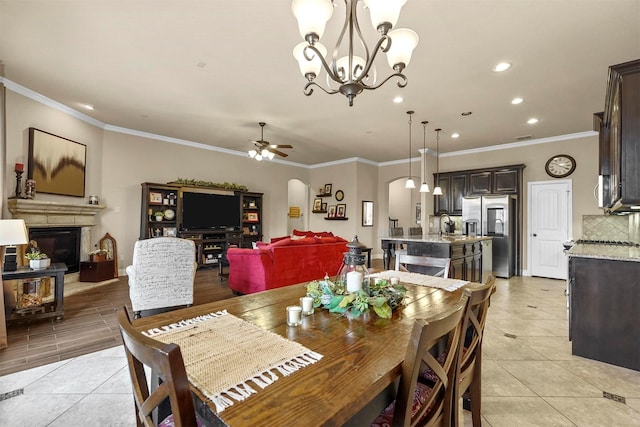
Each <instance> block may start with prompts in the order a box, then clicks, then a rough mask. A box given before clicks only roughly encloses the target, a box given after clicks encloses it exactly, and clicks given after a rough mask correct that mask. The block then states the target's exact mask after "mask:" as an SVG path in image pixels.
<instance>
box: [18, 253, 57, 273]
mask: <svg viewBox="0 0 640 427" xmlns="http://www.w3.org/2000/svg"><path fill="white" fill-rule="evenodd" d="M24 257H25V258H26V259H28V260H29V267H31V268H32V269H34V270H42V269H45V268H47V267H49V265H51V258H49V257H48V256H47V254H45V253H43V252H40V251H39V250H33V249H32V250H30V251H29V252H27V253H26V254H25V256H24Z"/></svg>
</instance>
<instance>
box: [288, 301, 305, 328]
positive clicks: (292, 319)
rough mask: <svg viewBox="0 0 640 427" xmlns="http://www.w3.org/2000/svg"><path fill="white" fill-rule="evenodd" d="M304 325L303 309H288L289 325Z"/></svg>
mask: <svg viewBox="0 0 640 427" xmlns="http://www.w3.org/2000/svg"><path fill="white" fill-rule="evenodd" d="M300 323H302V307H300V306H299V305H290V306H288V307H287V325H289V326H298V325H300Z"/></svg>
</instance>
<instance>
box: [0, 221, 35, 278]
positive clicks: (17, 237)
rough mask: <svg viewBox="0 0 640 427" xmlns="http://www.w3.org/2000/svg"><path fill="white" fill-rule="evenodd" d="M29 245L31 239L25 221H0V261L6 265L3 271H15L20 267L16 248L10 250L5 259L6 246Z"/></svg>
mask: <svg viewBox="0 0 640 427" xmlns="http://www.w3.org/2000/svg"><path fill="white" fill-rule="evenodd" d="M27 243H29V237H28V234H27V227H26V225H25V224H24V220H23V219H0V260H2V262H3V263H4V265H3V271H15V270H16V268H17V267H18V262H17V259H16V258H17V254H16V248H15V247H13V248H10V250H9V251H8V252H9V253H8V254H7V255H6V259H5V249H6V246H14V245H25V244H27ZM11 249H13V250H11Z"/></svg>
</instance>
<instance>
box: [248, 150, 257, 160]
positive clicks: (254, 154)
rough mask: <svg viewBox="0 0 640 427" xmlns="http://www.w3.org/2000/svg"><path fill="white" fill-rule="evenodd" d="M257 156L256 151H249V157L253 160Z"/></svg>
mask: <svg viewBox="0 0 640 427" xmlns="http://www.w3.org/2000/svg"><path fill="white" fill-rule="evenodd" d="M256 154H258V152H257V151H256V150H249V157H251V158H252V159H253V158H254V157H255V156H256Z"/></svg>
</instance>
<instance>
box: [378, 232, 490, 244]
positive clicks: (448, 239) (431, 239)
mask: <svg viewBox="0 0 640 427" xmlns="http://www.w3.org/2000/svg"><path fill="white" fill-rule="evenodd" d="M381 239H382V240H401V241H403V242H424V243H449V244H450V243H474V242H480V241H482V240H491V239H493V237H491V236H474V237H470V236H464V235H462V234H452V235H448V236H446V235H442V236H439V235H437V234H427V237H422V236H407V235H404V236H390V237H381Z"/></svg>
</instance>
